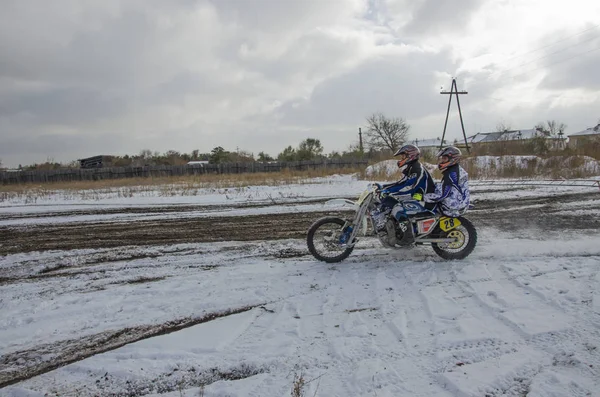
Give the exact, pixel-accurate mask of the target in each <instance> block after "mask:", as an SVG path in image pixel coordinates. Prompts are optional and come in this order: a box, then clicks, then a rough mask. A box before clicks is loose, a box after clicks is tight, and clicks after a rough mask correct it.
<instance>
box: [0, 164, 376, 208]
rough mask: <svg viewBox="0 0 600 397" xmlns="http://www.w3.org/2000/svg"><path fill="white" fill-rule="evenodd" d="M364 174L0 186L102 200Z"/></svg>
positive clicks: (17, 192)
mask: <svg viewBox="0 0 600 397" xmlns="http://www.w3.org/2000/svg"><path fill="white" fill-rule="evenodd" d="M353 173H364V169H363V168H322V169H317V170H304V171H293V170H284V171H281V172H266V173H245V174H221V175H216V174H204V175H189V176H177V177H160V178H152V177H150V178H129V179H105V180H99V181H72V182H49V183H43V184H21V185H3V186H0V202H3V201H10V200H14V199H19V200H21V201H24V202H25V203H26V204H29V203H35V202H37V200H40V199H44V198H50V197H52V196H56V195H57V194H58V195H60V196H62V197H63V198H65V199H80V200H99V199H100V198H101V197H103V196H105V195H111V196H112V197H117V198H130V197H133V196H136V195H141V196H144V195H156V192H157V191H158V196H161V197H173V196H195V195H198V194H199V190H200V189H213V190H218V191H219V192H220V193H227V192H232V193H240V192H243V191H244V190H245V189H246V188H247V187H249V186H261V185H266V186H283V185H290V184H302V183H315V181H314V178H318V177H327V176H331V175H336V174H353Z"/></svg>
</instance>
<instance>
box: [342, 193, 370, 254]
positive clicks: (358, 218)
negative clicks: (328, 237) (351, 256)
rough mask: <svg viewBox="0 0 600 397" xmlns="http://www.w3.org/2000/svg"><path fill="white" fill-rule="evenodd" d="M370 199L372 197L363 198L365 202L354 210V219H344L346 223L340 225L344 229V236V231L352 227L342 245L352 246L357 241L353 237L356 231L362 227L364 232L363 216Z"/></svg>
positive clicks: (356, 234)
mask: <svg viewBox="0 0 600 397" xmlns="http://www.w3.org/2000/svg"><path fill="white" fill-rule="evenodd" d="M371 200H372V199H368V200H365V202H364V203H363V204H362V205H361V206H360V207H359V208H358V210H357V211H356V214H355V215H354V219H353V220H352V222H348V221H346V223H345V224H344V226H343V227H342V230H344V233H343V234H342V236H344V235H345V234H346V232H345V231H346V230H347V229H348V228H349V227H352V232H351V233H350V236H349V237H348V238H347V239H346V241H345V243H343V244H342V246H345V247H348V248H350V247H354V245H355V244H356V243H357V242H358V241H355V238H356V236H358V233H359V232H360V230H361V229H362V232H363V234H366V232H367V230H366V229H367V224H366V218H365V216H366V213H367V210H368V209H369V206H370V204H371ZM361 226H362V228H361Z"/></svg>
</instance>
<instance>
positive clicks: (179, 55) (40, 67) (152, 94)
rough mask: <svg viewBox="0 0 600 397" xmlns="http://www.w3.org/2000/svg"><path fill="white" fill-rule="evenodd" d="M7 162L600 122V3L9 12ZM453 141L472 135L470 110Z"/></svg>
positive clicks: (1, 54)
mask: <svg viewBox="0 0 600 397" xmlns="http://www.w3.org/2000/svg"><path fill="white" fill-rule="evenodd" d="M0 7H1V9H2V12H1V13H0V159H2V161H3V163H4V164H5V165H9V166H16V165H18V164H19V163H22V164H31V163H33V162H43V161H46V159H49V158H50V159H54V160H55V161H59V162H68V161H71V160H75V159H77V158H81V157H85V156H90V155H95V154H113V155H123V154H136V153H139V151H140V150H142V149H150V150H152V151H159V152H165V151H167V150H178V151H182V152H191V151H192V150H194V149H199V150H200V151H201V152H209V151H210V150H211V149H212V148H214V147H215V146H223V147H224V148H225V149H226V150H232V151H233V150H236V149H237V148H239V149H240V150H247V151H250V152H253V153H254V154H257V153H258V152H259V151H266V152H267V153H269V154H271V155H273V156H276V155H277V154H278V153H279V152H281V151H282V150H283V148H284V147H286V146H287V145H292V146H296V145H297V144H298V143H299V142H300V141H302V140H303V139H305V138H307V137H312V138H317V139H320V140H321V142H322V144H323V146H324V148H325V152H326V153H329V152H331V151H333V150H339V151H341V150H345V149H347V148H348V146H349V145H350V144H353V143H355V142H356V141H357V139H358V127H361V126H363V127H364V125H365V118H366V117H367V116H369V115H370V114H372V113H373V112H383V113H384V114H385V115H386V116H388V117H402V118H404V119H406V120H407V122H408V123H409V124H410V126H411V130H410V131H411V133H410V137H411V138H435V137H441V134H442V130H443V125H444V119H445V115H446V107H447V101H448V96H447V95H440V88H441V87H442V86H443V87H444V89H449V88H450V83H451V78H452V77H456V78H457V81H458V85H459V89H461V90H463V89H464V90H468V92H469V94H468V95H462V96H461V98H460V99H461V105H462V108H463V115H464V122H465V128H466V129H467V134H469V135H470V134H474V133H476V132H479V131H483V132H485V131H490V130H493V129H494V127H495V126H496V125H497V124H498V122H499V121H504V122H505V123H507V124H509V125H511V126H512V127H513V128H532V127H533V126H534V125H535V124H536V123H537V122H538V121H543V120H547V119H556V120H559V121H562V122H564V123H566V124H567V125H568V128H567V132H568V133H572V132H577V131H580V130H582V129H585V128H587V127H590V126H593V125H595V124H596V123H597V122H598V119H600V72H598V70H600V20H599V19H598V16H599V15H600V1H591V0H570V1H555V0H454V1H442V0H169V1H167V0H52V1H43V0H38V1H34V0H0ZM452 115H453V116H454V117H453V118H451V119H450V121H449V127H448V132H447V135H448V136H449V137H450V138H455V137H460V136H461V130H460V122H459V120H458V116H457V108H456V106H455V104H454V105H453V107H452Z"/></svg>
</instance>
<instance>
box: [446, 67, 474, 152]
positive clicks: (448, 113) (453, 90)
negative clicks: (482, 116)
mask: <svg viewBox="0 0 600 397" xmlns="http://www.w3.org/2000/svg"><path fill="white" fill-rule="evenodd" d="M440 94H444V95H446V94H448V95H450V96H449V97H448V110H447V111H446V122H445V123H444V132H443V133H442V140H441V141H440V149H442V147H443V145H444V137H445V136H446V126H447V125H448V116H449V115H450V104H451V103H452V94H456V103H457V104H458V115H459V116H460V126H461V127H462V132H463V137H464V138H465V146H466V147H467V153H471V151H470V149H469V143H468V142H467V134H466V132H465V125H464V123H463V118H462V111H461V110H460V101H459V100H458V95H462V94H468V92H467V91H458V87H457V86H456V78H454V77H453V78H452V87H451V88H450V91H440Z"/></svg>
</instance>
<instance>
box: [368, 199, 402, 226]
mask: <svg viewBox="0 0 600 397" xmlns="http://www.w3.org/2000/svg"><path fill="white" fill-rule="evenodd" d="M397 203H398V200H396V199H395V198H393V197H390V196H386V197H385V198H384V199H383V200H381V204H380V205H379V208H377V209H376V210H375V211H373V212H372V214H371V216H372V217H373V220H374V221H375V229H376V230H377V231H380V230H383V229H384V228H385V224H386V222H387V220H388V215H389V214H390V212H391V210H392V208H394V206H395V205H396V204H397Z"/></svg>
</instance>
